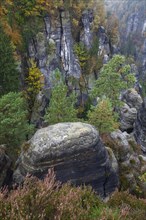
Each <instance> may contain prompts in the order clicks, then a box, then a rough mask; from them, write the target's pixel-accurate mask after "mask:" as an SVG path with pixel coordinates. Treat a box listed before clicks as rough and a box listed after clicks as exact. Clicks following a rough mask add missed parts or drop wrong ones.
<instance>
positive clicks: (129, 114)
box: [120, 89, 143, 133]
mask: <svg viewBox="0 0 146 220" xmlns="http://www.w3.org/2000/svg"><path fill="white" fill-rule="evenodd" d="M122 100H123V101H124V102H125V104H124V106H123V107H122V108H121V114H120V119H121V124H120V128H121V130H122V131H127V132H128V133H130V132H132V131H133V129H134V123H135V121H136V118H137V111H138V109H139V108H140V107H141V105H142V102H143V101H142V98H141V96H140V95H139V94H138V92H137V91H136V90H135V89H128V90H127V91H125V92H124V93H123V95H122Z"/></svg>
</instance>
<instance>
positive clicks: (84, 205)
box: [0, 170, 102, 220]
mask: <svg viewBox="0 0 146 220" xmlns="http://www.w3.org/2000/svg"><path fill="white" fill-rule="evenodd" d="M101 204H102V202H101V201H100V200H99V198H98V197H97V196H96V195H95V193H94V192H93V191H92V190H91V188H88V187H72V186H71V185H70V184H69V183H67V184H64V185H62V186H61V184H60V183H59V182H58V181H56V180H55V175H54V172H53V171H52V170H49V172H48V175H47V176H46V178H45V179H44V180H43V181H41V180H38V179H37V178H36V177H30V176H27V177H26V179H25V182H24V185H23V187H19V188H17V189H16V190H12V191H11V192H10V194H9V195H7V192H6V191H3V192H1V194H0V219H3V220H8V219H11V220H18V219H21V220H26V219H27V220H45V219H48V220H49V219H50V220H55V219H56V220H59V219H60V220H77V219H78V220H80V219H84V220H88V219H89V216H90V214H91V211H92V209H93V208H94V207H98V206H99V205H101Z"/></svg>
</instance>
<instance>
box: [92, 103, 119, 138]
mask: <svg viewBox="0 0 146 220" xmlns="http://www.w3.org/2000/svg"><path fill="white" fill-rule="evenodd" d="M88 118H89V123H90V124H92V125H94V126H95V127H96V128H97V129H98V130H99V132H100V133H101V134H102V133H108V132H112V131H114V130H115V129H117V128H118V123H117V115H116V113H115V112H113V108H112V104H111V102H110V100H109V99H103V100H101V101H100V102H99V103H98V104H97V106H96V107H92V109H91V110H90V111H89V113H88Z"/></svg>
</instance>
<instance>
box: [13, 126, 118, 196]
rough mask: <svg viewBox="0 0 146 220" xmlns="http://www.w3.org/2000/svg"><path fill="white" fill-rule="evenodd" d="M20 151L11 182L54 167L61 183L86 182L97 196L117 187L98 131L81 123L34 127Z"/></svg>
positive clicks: (40, 174)
mask: <svg viewBox="0 0 146 220" xmlns="http://www.w3.org/2000/svg"><path fill="white" fill-rule="evenodd" d="M26 146H27V147H28V149H27V150H26V151H24V152H22V154H21V156H20V158H19V161H18V166H17V169H16V171H15V172H14V181H15V182H17V183H20V182H21V181H23V178H24V177H25V176H26V175H27V173H30V174H33V175H35V176H38V177H39V178H43V177H44V176H45V174H47V171H48V169H49V168H52V167H53V168H54V170H55V173H56V177H57V179H58V180H60V181H61V182H67V181H71V182H72V183H74V184H75V185H81V184H90V185H91V186H92V187H93V188H94V189H95V190H96V191H97V192H98V193H99V194H100V195H101V196H107V195H108V194H110V193H111V192H113V191H114V190H115V188H116V187H118V174H117V172H118V171H117V169H115V168H113V166H112V165H113V163H112V161H111V159H109V156H108V153H107V150H106V149H105V147H104V145H103V143H102V142H101V140H100V137H99V133H98V131H97V130H96V129H95V128H94V127H93V126H91V125H89V124H85V123H80V122H76V123H59V124H56V125H51V126H49V127H46V128H42V129H40V130H38V131H37V132H36V133H35V135H34V136H33V137H32V138H31V140H30V141H29V142H27V143H26Z"/></svg>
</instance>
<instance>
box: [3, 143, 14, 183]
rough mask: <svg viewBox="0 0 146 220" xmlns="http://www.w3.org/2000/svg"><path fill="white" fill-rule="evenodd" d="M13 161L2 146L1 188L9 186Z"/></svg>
mask: <svg viewBox="0 0 146 220" xmlns="http://www.w3.org/2000/svg"><path fill="white" fill-rule="evenodd" d="M11 163H12V161H11V160H10V158H9V157H8V155H7V154H6V152H5V147H4V146H2V145H1V146H0V187H2V186H3V185H4V184H8V181H9V174H10V172H9V171H10V167H11Z"/></svg>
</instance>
